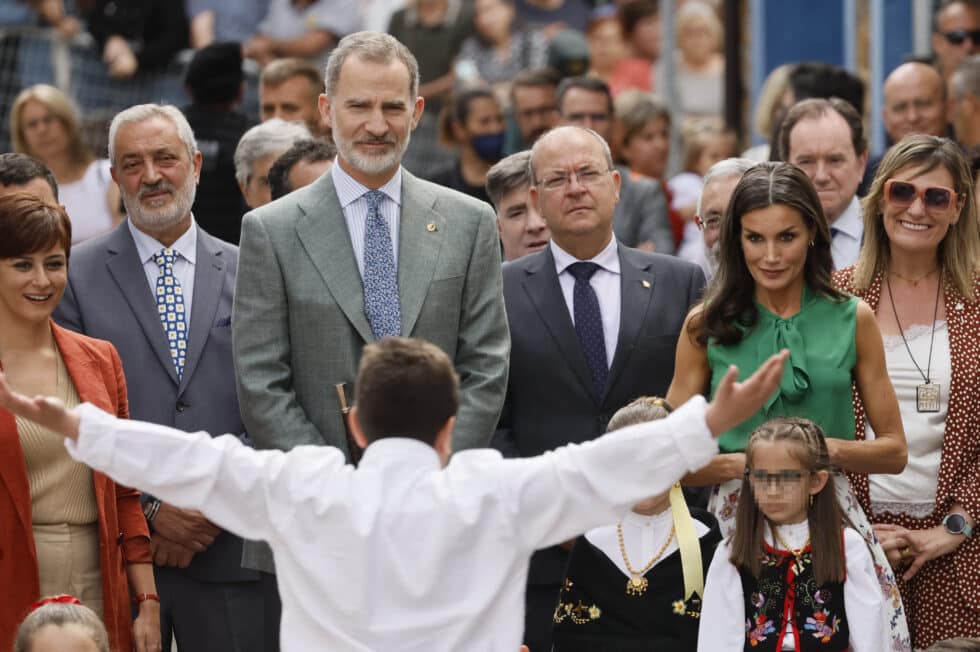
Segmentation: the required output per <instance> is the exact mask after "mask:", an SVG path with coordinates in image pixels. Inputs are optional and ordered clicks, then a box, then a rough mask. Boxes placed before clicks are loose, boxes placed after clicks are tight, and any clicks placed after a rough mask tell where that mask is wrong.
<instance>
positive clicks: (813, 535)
mask: <svg viewBox="0 0 980 652" xmlns="http://www.w3.org/2000/svg"><path fill="white" fill-rule="evenodd" d="M763 442H765V443H776V442H786V443H787V444H789V446H788V449H789V451H790V454H791V455H792V456H793V458H794V459H796V460H797V461H798V462H799V463H800V465H801V466H802V467H803V468H804V470H806V471H808V472H809V473H810V474H813V473H816V472H818V471H827V472H828V473H832V468H831V466H830V454H829V453H828V451H827V440H826V439H825V437H824V434H823V431H822V430H821V429H820V426H818V425H817V424H815V423H813V422H812V421H810V420H809V419H801V418H799V417H780V418H778V419H772V420H771V421H767V422H766V423H764V424H762V425H761V426H759V427H758V428H756V430H755V432H753V433H752V436H751V437H750V438H749V442H748V444H747V445H746V446H745V468H746V475H745V476H744V477H743V478H742V493H741V494H740V495H739V500H738V509H737V510H736V513H735V533H734V534H733V535H732V544H731V547H732V553H731V557H729V559H730V561H731V562H732V564H734V565H735V566H736V567H737V568H740V569H742V570H745V571H748V572H749V573H751V574H752V576H753V577H756V578H758V577H759V571H760V569H761V565H762V562H761V554H762V550H763V541H764V539H763V537H764V536H765V531H766V528H765V525H766V520H767V519H766V517H765V515H764V514H763V513H762V510H760V509H759V506H758V505H757V504H756V502H755V497H754V495H753V493H752V485H751V483H750V482H749V476H748V471H749V470H750V469H751V468H752V460H753V456H754V453H755V448H756V446H758V445H759V444H760V443H763ZM807 522H808V523H809V525H810V545H811V551H812V552H811V555H812V559H813V575H814V578H815V579H816V581H817V584H819V585H823V584H827V583H830V582H843V581H844V542H843V539H842V532H843V527H844V515H843V513H842V512H841V508H840V505H839V504H838V503H837V494H836V492H835V490H834V480H833V477H828V478H827V483H826V484H825V485H824V486H823V488H822V489H821V490H820V491H819V492H817V493H816V494H815V495H814V496H813V504H812V505H811V506H810V507H809V509H808V510H807ZM770 527H774V526H772V524H770Z"/></svg>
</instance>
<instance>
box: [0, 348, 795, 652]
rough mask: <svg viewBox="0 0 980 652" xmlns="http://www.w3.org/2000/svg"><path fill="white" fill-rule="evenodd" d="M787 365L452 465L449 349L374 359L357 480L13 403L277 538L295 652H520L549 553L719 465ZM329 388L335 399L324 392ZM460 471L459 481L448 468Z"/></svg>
mask: <svg viewBox="0 0 980 652" xmlns="http://www.w3.org/2000/svg"><path fill="white" fill-rule="evenodd" d="M786 355H787V354H786V352H782V353H780V354H778V355H775V356H773V357H772V358H770V359H769V360H768V361H767V362H766V363H765V364H763V366H762V367H760V368H759V369H758V370H757V371H756V373H755V374H753V375H752V376H751V377H750V378H749V379H747V380H746V381H744V382H742V383H737V382H736V381H735V378H736V374H737V370H735V369H734V367H733V368H732V369H731V370H730V371H729V373H728V374H727V375H726V376H725V379H724V380H723V381H722V383H721V385H720V386H719V389H718V391H717V393H716V395H715V400H714V402H712V403H711V404H707V403H706V402H705V400H704V399H703V398H701V397H695V398H693V399H691V400H690V401H689V402H688V403H687V404H685V405H684V406H682V407H681V408H680V409H678V410H677V411H676V412H675V413H673V414H672V415H671V416H670V417H668V418H667V419H664V420H662V421H657V422H651V423H644V424H640V425H636V426H631V427H629V428H625V429H623V430H621V431H619V432H616V433H611V434H608V435H606V436H604V437H601V438H599V439H597V440H594V441H591V442H588V443H585V444H581V445H574V444H573V445H569V446H565V447H562V448H559V449H557V450H555V451H553V452H550V453H547V454H545V455H542V456H539V457H534V458H524V459H514V460H505V459H503V458H502V457H501V456H500V454H499V452H497V451H494V450H471V451H465V452H461V453H458V454H457V455H455V456H454V457H453V459H452V461H451V462H450V463H449V464H448V465H447V464H446V462H447V460H448V458H449V455H450V452H451V451H450V441H451V433H452V428H453V423H454V420H455V417H454V415H455V413H456V409H457V407H458V382H457V379H456V376H455V373H454V371H453V367H452V364H451V363H450V361H449V359H448V357H446V355H445V354H444V353H443V352H442V351H441V350H439V349H438V348H437V347H435V346H433V345H431V344H428V343H425V342H422V341H420V340H412V339H407V338H386V339H384V340H382V341H381V342H379V343H375V344H370V345H368V346H366V347H365V348H364V351H363V357H362V360H361V366H360V370H359V373H358V379H357V385H356V407H355V408H353V410H352V412H351V419H350V426H351V430H352V434H353V436H354V439H355V440H356V441H357V442H358V444H360V445H362V446H366V447H367V448H366V450H365V452H364V457H363V458H362V460H361V462H360V464H359V466H358V467H357V468H355V467H353V466H351V465H348V464H346V461H345V456H344V453H343V452H342V451H340V450H338V449H336V448H331V447H325V446H324V447H321V446H316V447H313V446H302V447H298V448H295V449H293V450H291V451H289V452H282V451H272V450H265V451H257V450H253V449H250V448H247V447H245V446H243V445H242V444H241V442H240V441H239V440H238V439H237V438H236V437H234V436H224V437H218V438H214V439H212V438H211V437H210V436H208V435H207V434H206V433H194V434H187V433H183V432H181V431H178V430H174V429H171V428H167V427H164V426H159V425H154V424H148V423H142V422H138V421H126V420H120V419H117V418H115V417H113V416H111V415H109V414H106V413H105V412H102V411H101V410H99V409H97V408H95V407H94V406H91V405H88V404H85V405H82V406H80V407H78V408H75V409H73V410H66V409H65V408H64V406H63V405H61V404H60V402H58V401H57V399H53V398H50V397H36V398H34V399H29V398H27V397H26V396H23V395H20V394H17V393H16V392H13V391H12V390H11V389H10V387H9V386H8V385H7V382H6V378H5V377H4V376H3V374H2V373H0V407H2V408H4V409H6V410H9V411H10V412H13V413H14V414H18V415H21V416H24V417H26V418H29V419H32V420H34V421H37V422H38V423H40V424H42V425H44V426H46V427H48V428H49V429H51V430H53V431H55V432H60V433H62V434H63V435H65V436H66V437H67V438H68V441H67V444H66V445H67V447H68V450H69V453H70V454H71V455H72V456H73V457H75V458H76V459H78V460H79V461H81V462H84V463H85V464H88V465H89V466H91V467H92V468H94V469H98V470H100V471H103V472H105V473H107V474H108V475H110V476H111V477H113V478H114V479H116V480H117V481H120V482H122V483H123V484H127V485H131V486H135V487H138V488H140V489H144V490H146V491H149V492H151V493H153V495H155V496H159V497H160V498H162V499H163V500H167V501H169V502H172V503H173V504H175V505H179V506H181V507H184V508H189V509H198V510H200V511H201V512H202V513H203V514H204V515H205V516H206V517H207V518H208V519H210V520H211V521H213V522H214V523H216V524H217V525H219V526H221V527H223V528H225V529H227V530H230V531H232V532H235V533H236V534H239V535H241V536H243V537H247V538H250V539H262V540H265V541H268V542H269V544H270V545H271V547H272V550H273V553H274V555H275V561H276V567H277V569H279V574H278V581H279V590H280V593H281V595H282V605H283V611H282V638H281V641H282V649H283V650H284V651H286V652H294V651H299V650H357V651H370V650H385V651H390V650H401V651H418V652H422V651H423V650H424V651H425V652H432V651H433V650H435V651H438V650H445V651H447V652H449V651H451V650H457V651H458V650H468V651H474V652H480V651H484V650H486V651H500V652H513V651H514V650H516V649H517V648H518V646H519V644H520V640H521V623H522V622H523V605H524V596H523V588H524V585H525V580H526V576H527V567H528V559H529V557H530V555H531V553H532V551H533V550H535V549H536V548H541V547H544V546H548V545H553V544H555V543H558V542H561V541H566V540H568V539H570V538H572V537H574V536H576V535H578V534H580V533H582V532H584V531H586V530H588V529H590V528H592V527H595V526H598V525H601V524H605V523H610V522H615V521H616V520H617V519H618V518H620V517H621V516H622V515H623V514H624V513H625V512H627V511H628V510H629V507H630V506H631V505H632V504H634V503H635V502H637V501H638V500H640V499H641V498H643V497H645V496H650V495H653V494H657V493H661V492H663V491H666V490H667V489H668V488H669V487H670V486H671V485H672V484H673V483H674V482H675V481H677V480H678V479H679V478H680V477H681V476H682V475H684V474H685V473H688V472H693V471H695V470H697V469H698V468H700V467H702V466H704V465H705V464H707V463H708V462H710V461H711V459H712V457H713V456H714V455H715V454H716V453H717V450H718V448H717V445H716V443H715V441H714V437H715V436H717V434H720V433H722V432H725V431H726V430H728V429H730V428H731V427H733V426H734V425H736V424H737V423H740V422H741V421H742V420H744V419H746V418H748V417H749V416H751V415H752V414H754V413H755V411H756V410H758V408H759V407H760V406H761V405H762V404H763V402H764V401H765V400H766V399H767V398H768V397H769V396H770V395H771V394H772V392H773V391H775V389H776V387H777V386H778V384H779V379H780V377H781V374H782V368H783V363H784V361H785V359H786ZM325 391H326V388H325ZM443 467H445V468H443Z"/></svg>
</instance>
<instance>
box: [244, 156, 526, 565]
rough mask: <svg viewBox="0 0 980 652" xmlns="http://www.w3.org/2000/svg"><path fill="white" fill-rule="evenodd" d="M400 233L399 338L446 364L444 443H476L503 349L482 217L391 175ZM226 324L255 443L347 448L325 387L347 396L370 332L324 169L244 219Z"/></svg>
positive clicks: (496, 390)
mask: <svg viewBox="0 0 980 652" xmlns="http://www.w3.org/2000/svg"><path fill="white" fill-rule="evenodd" d="M399 238H400V241H399V243H398V246H399V250H398V251H399V255H398V292H399V296H400V299H401V315H402V335H405V336H412V337H420V338H423V339H426V340H428V341H430V342H432V343H434V344H436V345H437V346H439V347H440V348H441V349H442V350H443V351H445V352H446V353H447V354H448V355H449V357H450V358H451V359H452V360H453V363H454V365H455V367H456V371H457V372H458V374H459V378H460V408H459V413H458V417H457V420H456V428H455V431H454V433H453V447H454V449H456V450H461V449H465V448H474V447H482V446H486V445H487V443H488V442H489V440H490V437H491V435H492V433H493V430H494V425H495V424H496V422H497V418H498V416H499V414H500V409H501V406H502V405H503V400H504V391H505V388H506V384H507V367H508V355H509V351H510V336H509V333H508V331H507V319H506V316H505V314H504V302H503V294H502V290H501V276H500V251H499V243H498V239H497V231H496V219H495V216H494V213H493V211H492V209H491V208H490V207H489V206H488V205H487V204H485V203H483V202H480V201H477V200H475V199H473V198H471V197H467V196H465V195H463V194H461V193H458V192H455V191H452V190H448V189H446V188H442V187H440V186H437V185H435V184H432V183H429V182H427V181H422V180H420V179H418V178H416V177H414V176H413V175H411V174H410V173H408V172H407V171H404V170H403V171H402V206H401V228H400V236H399ZM234 324H235V327H234V347H235V364H236V366H237V369H238V383H239V388H238V389H239V398H240V399H241V404H242V416H243V417H244V419H245V424H246V426H247V428H248V432H249V436H250V437H251V438H252V441H253V442H254V443H255V445H256V446H257V447H258V448H279V449H283V450H288V449H291V448H293V447H295V446H299V445H303V444H313V445H329V446H336V447H338V448H340V449H342V450H347V441H346V435H345V430H344V421H343V417H342V415H341V412H340V404H339V402H338V399H337V396H336V394H335V391H334V386H335V385H336V384H338V383H344V384H345V385H346V388H347V394H348V396H349V397H351V398H352V397H353V391H354V379H355V377H356V375H357V365H358V363H359V361H360V355H361V349H362V347H363V346H364V344H365V343H367V342H371V341H373V340H374V335H373V334H372V332H371V327H370V325H369V323H368V320H367V317H366V316H365V314H364V292H363V285H362V281H361V276H360V273H359V271H358V268H357V263H356V261H355V258H354V251H353V248H352V247H351V241H350V235H349V233H348V230H347V225H346V223H345V221H344V216H343V212H342V210H341V207H340V202H339V200H338V198H337V192H336V190H335V188H334V184H333V178H332V176H331V175H330V174H325V175H323V176H322V177H320V178H319V179H318V180H317V181H315V182H314V183H313V184H311V185H309V186H307V187H305V188H301V189H299V190H297V191H296V192H293V193H290V194H289V195H287V196H286V197H283V198H281V199H279V200H277V201H275V202H272V203H271V204H268V205H266V206H263V207H261V208H259V209H257V210H255V211H253V212H251V213H248V214H246V215H245V218H244V220H243V222H242V238H241V264H240V265H239V270H238V289H237V292H236V295H235V310H234ZM268 562H269V559H267V558H266V559H261V558H260V557H259V556H256V555H253V554H251V550H250V549H249V550H247V551H246V558H245V563H246V564H247V565H249V566H251V567H257V568H260V569H262V570H271V564H269V563H268Z"/></svg>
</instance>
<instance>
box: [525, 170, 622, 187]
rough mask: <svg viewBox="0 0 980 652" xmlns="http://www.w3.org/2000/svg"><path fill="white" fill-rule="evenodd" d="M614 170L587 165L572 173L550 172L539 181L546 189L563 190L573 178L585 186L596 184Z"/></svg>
mask: <svg viewBox="0 0 980 652" xmlns="http://www.w3.org/2000/svg"><path fill="white" fill-rule="evenodd" d="M611 171H612V170H599V169H597V168H592V167H587V168H581V169H579V170H575V171H574V172H572V173H571V174H568V173H565V172H555V173H553V174H548V175H546V176H544V177H542V178H541V181H539V182H538V185H540V186H541V187H542V188H544V189H545V190H552V191H554V190H561V189H562V188H565V187H567V186H569V185H571V183H572V180H573V179H574V180H576V181H578V183H579V184H580V185H583V186H594V185H596V184H597V183H599V182H600V181H602V179H603V177H605V175H607V174H609V173H610V172H611Z"/></svg>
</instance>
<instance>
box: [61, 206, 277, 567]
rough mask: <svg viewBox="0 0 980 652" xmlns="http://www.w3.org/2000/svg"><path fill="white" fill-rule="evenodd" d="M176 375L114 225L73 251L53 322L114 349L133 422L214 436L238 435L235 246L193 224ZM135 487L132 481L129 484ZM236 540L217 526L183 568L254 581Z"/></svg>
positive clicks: (126, 239)
mask: <svg viewBox="0 0 980 652" xmlns="http://www.w3.org/2000/svg"><path fill="white" fill-rule="evenodd" d="M194 228H196V229H197V261H196V264H195V266H194V293H193V301H194V303H193V305H192V306H191V323H190V327H189V330H188V350H187V359H186V362H185V365H184V374H183V377H182V378H181V381H180V382H179V383H178V382H177V373H176V371H175V370H174V365H173V361H172V360H171V358H170V352H169V348H168V346H167V341H166V337H165V335H164V331H163V328H162V327H161V324H160V317H159V316H158V314H157V307H156V301H155V300H154V297H153V292H152V291H151V290H150V286H149V284H148V283H147V281H146V275H145V273H144V271H143V265H142V264H141V263H140V260H139V254H138V253H137V251H136V243H135V242H134V241H133V236H132V234H130V232H129V226H128V225H127V224H126V223H125V222H123V223H122V224H120V225H119V226H117V227H116V228H115V229H113V230H112V231H110V232H109V233H107V234H105V235H103V236H100V237H98V238H94V239H92V240H89V241H87V242H85V243H83V244H80V245H78V246H77V247H73V248H72V252H71V263H70V264H69V266H68V287H67V289H66V290H65V296H64V298H63V299H62V300H61V303H60V304H59V306H58V309H57V310H56V311H55V313H54V318H55V321H57V322H58V323H59V324H61V325H62V326H65V327H67V328H70V329H72V330H75V331H78V332H80V333H84V334H86V335H89V336H91V337H97V338H100V339H104V340H109V341H110V342H112V344H113V345H114V346H115V347H116V349H117V350H118V351H119V356H120V357H121V358H122V363H123V371H124V372H125V374H126V385H127V389H128V391H129V413H130V416H131V417H132V418H133V419H139V420H141V421H150V422H153V423H159V424H162V425H165V426H171V427H174V428H178V429H180V430H186V431H190V432H193V431H197V430H204V431H206V432H209V433H211V434H212V435H214V436H218V435H221V434H224V433H232V434H234V435H241V434H242V433H243V432H244V429H245V428H244V426H243V425H242V419H241V415H240V413H239V410H238V397H237V395H236V393H235V382H234V363H233V362H232V357H231V303H232V296H233V294H234V289H235V267H236V265H237V263H238V248H237V247H235V246H234V245H231V244H228V243H227V242H223V241H221V240H218V239H217V238H214V237H212V236H210V235H208V234H207V233H206V232H205V231H204V230H203V229H201V228H200V227H198V226H195V227H194ZM137 488H138V487H137ZM241 554H242V540H241V539H240V538H238V537H236V536H234V535H232V534H230V533H228V532H222V533H221V534H220V535H219V536H218V538H217V539H216V540H215V542H214V543H213V544H212V545H211V547H210V548H208V549H207V550H205V551H204V552H202V553H198V554H196V555H194V559H193V561H192V562H191V565H190V566H189V567H188V568H186V569H184V571H183V572H184V573H186V574H187V575H189V576H191V577H194V578H196V579H198V580H201V581H209V582H212V581H241V580H255V579H258V575H257V574H256V573H255V572H254V571H248V570H245V569H242V568H241Z"/></svg>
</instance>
